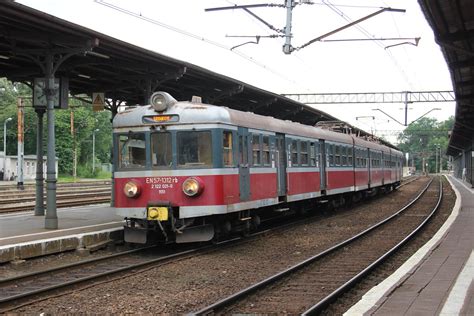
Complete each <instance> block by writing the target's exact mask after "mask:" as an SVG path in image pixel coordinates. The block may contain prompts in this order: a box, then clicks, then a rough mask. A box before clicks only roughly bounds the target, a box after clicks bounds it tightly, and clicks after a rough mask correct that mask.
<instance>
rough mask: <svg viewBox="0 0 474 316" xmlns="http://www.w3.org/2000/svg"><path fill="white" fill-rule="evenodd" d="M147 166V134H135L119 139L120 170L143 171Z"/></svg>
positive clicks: (122, 136) (121, 136)
mask: <svg viewBox="0 0 474 316" xmlns="http://www.w3.org/2000/svg"><path fill="white" fill-rule="evenodd" d="M145 166H146V143H145V134H143V133H134V134H129V135H120V137H119V168H120V169H143V168H145Z"/></svg>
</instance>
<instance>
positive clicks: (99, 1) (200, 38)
mask: <svg viewBox="0 0 474 316" xmlns="http://www.w3.org/2000/svg"><path fill="white" fill-rule="evenodd" d="M94 2H95V3H97V4H100V5H103V6H106V7H108V8H111V9H113V10H116V11H118V12H121V13H123V14H126V15H129V16H132V17H135V18H137V19H140V20H143V21H146V22H148V23H151V24H154V25H157V26H160V27H162V28H165V29H168V30H170V31H173V32H176V33H179V34H181V35H184V36H187V37H190V38H193V39H195V40H198V41H201V42H204V43H206V44H209V45H212V46H215V47H217V48H220V49H223V50H225V51H228V52H231V53H233V54H235V55H237V56H239V57H241V58H243V59H245V60H247V61H250V62H251V63H253V64H255V65H257V66H259V67H260V68H263V69H265V70H266V71H268V72H270V73H272V74H273V75H275V76H277V77H279V78H281V79H283V80H285V81H287V82H290V83H292V84H296V85H298V83H297V82H296V81H294V80H291V79H290V78H288V77H287V76H285V75H283V74H281V73H280V72H278V71H276V70H274V69H272V68H271V67H269V66H267V65H265V64H263V63H261V62H259V61H257V60H256V59H254V58H253V57H251V56H248V55H246V54H244V53H242V52H240V51H238V50H233V49H232V47H228V46H226V45H223V44H221V43H219V42H216V41H213V40H210V39H208V38H205V37H203V36H200V35H197V34H194V33H191V32H188V31H186V30H182V29H180V28H177V27H175V26H172V25H169V24H166V23H163V22H160V21H157V20H155V19H152V18H149V17H146V16H144V15H143V14H141V13H135V12H132V11H130V10H127V9H125V8H122V7H119V6H117V5H114V4H112V3H109V2H107V1H104V0H94Z"/></svg>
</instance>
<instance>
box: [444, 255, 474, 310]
mask: <svg viewBox="0 0 474 316" xmlns="http://www.w3.org/2000/svg"><path fill="white" fill-rule="evenodd" d="M473 281H474V251H472V252H471V255H470V256H469V260H467V262H466V265H465V266H464V268H463V269H462V271H461V273H460V274H459V275H458V277H457V279H456V283H455V284H454V287H453V288H452V290H451V292H450V293H449V296H448V299H447V300H446V302H445V303H444V306H443V309H442V310H441V313H440V315H442V316H450V315H461V310H462V307H463V305H464V300H465V299H466V296H467V291H468V290H469V287H470V286H471V284H472V282H473Z"/></svg>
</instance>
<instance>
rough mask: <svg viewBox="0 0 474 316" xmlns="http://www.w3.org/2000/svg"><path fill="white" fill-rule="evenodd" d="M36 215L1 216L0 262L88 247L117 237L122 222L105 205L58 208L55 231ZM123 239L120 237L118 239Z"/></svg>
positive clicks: (110, 208) (15, 214) (31, 213)
mask: <svg viewBox="0 0 474 316" xmlns="http://www.w3.org/2000/svg"><path fill="white" fill-rule="evenodd" d="M33 214H34V213H33V212H22V213H12V214H3V215H0V262H6V261H10V260H14V259H25V258H31V257H35V256H41V255H45V254H51V253H56V252H60V251H64V250H73V249H76V248H81V247H87V246H88V245H92V244H97V243H99V242H103V241H105V240H109V239H110V238H112V237H113V238H116V237H117V236H115V235H117V232H118V233H119V234H120V232H121V231H122V227H123V219H122V217H121V216H117V215H116V214H115V209H114V208H112V207H110V206H108V205H106V204H102V205H91V206H80V207H70V208H59V209H58V210H57V214H58V226H59V228H58V229H56V230H51V229H45V228H44V217H43V216H34V215H33ZM118 238H120V237H118Z"/></svg>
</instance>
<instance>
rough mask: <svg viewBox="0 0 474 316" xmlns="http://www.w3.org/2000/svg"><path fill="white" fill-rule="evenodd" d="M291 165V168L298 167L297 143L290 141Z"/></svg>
mask: <svg viewBox="0 0 474 316" xmlns="http://www.w3.org/2000/svg"><path fill="white" fill-rule="evenodd" d="M291 165H292V166H293V167H294V166H297V165H298V141H297V140H292V141H291Z"/></svg>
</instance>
